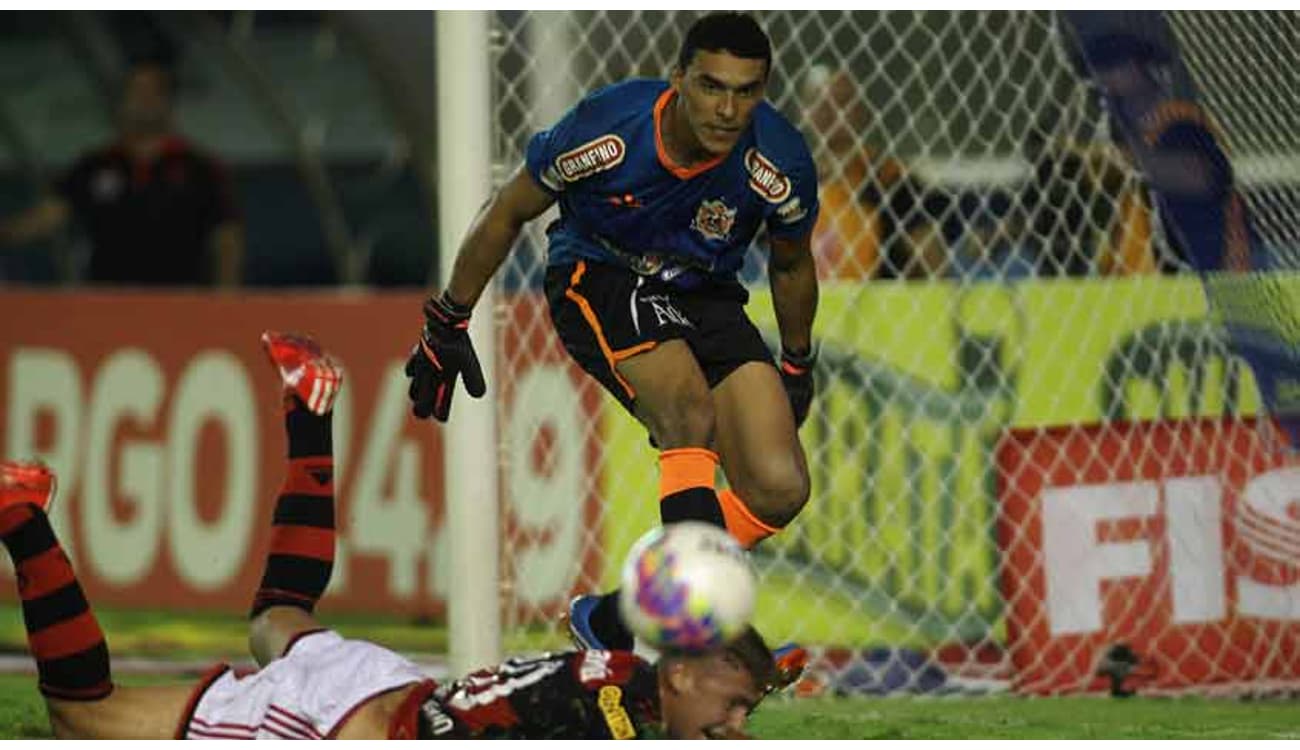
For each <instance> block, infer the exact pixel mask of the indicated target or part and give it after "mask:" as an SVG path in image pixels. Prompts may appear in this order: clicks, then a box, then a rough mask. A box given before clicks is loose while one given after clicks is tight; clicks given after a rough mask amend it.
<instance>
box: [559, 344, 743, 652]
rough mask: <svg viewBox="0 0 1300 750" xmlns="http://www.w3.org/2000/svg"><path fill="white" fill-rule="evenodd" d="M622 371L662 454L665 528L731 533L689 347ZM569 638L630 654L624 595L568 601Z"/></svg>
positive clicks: (640, 358)
mask: <svg viewBox="0 0 1300 750" xmlns="http://www.w3.org/2000/svg"><path fill="white" fill-rule="evenodd" d="M619 368H620V369H619V371H620V373H622V374H623V376H624V377H626V378H627V380H628V381H629V382H631V383H633V384H634V385H635V390H636V393H637V414H638V417H639V418H640V419H641V421H642V422H643V423H644V424H645V425H646V426H647V428H648V429H649V430H650V432H651V435H652V436H653V437H654V441H655V443H656V444H657V445H659V446H660V447H661V450H660V452H659V518H660V520H661V521H662V522H663V523H664V524H665V525H667V524H671V523H679V522H681V521H701V522H704V523H709V524H713V525H714V526H718V527H721V528H724V529H725V528H726V527H727V521H726V516H725V513H724V509H723V506H722V504H721V503H720V501H719V499H718V494H717V492H716V491H715V490H714V478H715V475H716V474H717V470H718V454H717V453H715V452H714V451H713V450H711V449H709V448H707V447H704V446H707V445H709V444H710V442H711V436H712V434H713V431H714V419H715V418H714V412H713V406H712V396H711V394H710V392H709V388H708V383H707V381H706V380H705V378H704V374H703V373H702V372H701V371H700V368H699V365H698V364H697V363H696V361H695V356H694V355H693V354H692V353H691V351H690V348H689V347H688V346H687V345H686V343H685V342H683V341H676V340H674V341H667V342H663V343H661V344H659V345H658V346H657V347H656V348H655V349H653V350H651V351H649V352H646V353H644V354H639V355H637V356H635V357H632V358H631V359H628V360H626V361H625V362H623V363H621V364H620V366H619ZM568 624H569V633H570V635H571V636H572V637H573V640H574V642H575V643H577V645H578V646H580V647H582V648H589V649H623V650H628V649H631V648H632V646H633V637H632V633H631V631H629V630H628V628H627V625H626V624H624V622H623V618H622V617H621V616H620V615H619V612H618V592H617V591H613V592H609V593H606V594H600V595H596V594H590V595H585V596H579V597H576V598H574V599H573V600H572V601H571V602H570V603H569V611H568Z"/></svg>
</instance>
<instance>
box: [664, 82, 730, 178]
mask: <svg viewBox="0 0 1300 750" xmlns="http://www.w3.org/2000/svg"><path fill="white" fill-rule="evenodd" d="M675 95H676V92H675V91H673V89H672V87H669V88H667V89H665V90H664V92H663V93H662V94H660V95H659V98H658V99H657V100H655V153H656V154H658V155H659V163H660V164H662V165H663V168H664V169H666V170H668V171H669V172H672V173H673V176H675V177H677V178H678V179H681V180H689V179H691V178H692V177H695V176H696V175H699V174H703V173H704V172H707V171H709V170H710V169H713V168H714V167H716V166H718V165H719V164H721V163H722V161H723V160H724V159H726V158H727V157H726V156H725V155H723V156H719V157H716V158H713V159H710V160H708V161H706V162H700V163H699V164H696V165H695V166H693V167H683V166H681V165H680V164H678V163H677V162H675V161H673V157H671V156H669V155H668V149H667V148H664V136H663V115H664V110H665V109H667V108H668V102H670V101H672V100H673V97H674V96H675Z"/></svg>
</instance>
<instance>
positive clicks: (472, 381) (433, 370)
mask: <svg viewBox="0 0 1300 750" xmlns="http://www.w3.org/2000/svg"><path fill="white" fill-rule="evenodd" d="M469 313H470V308H468V307H466V306H464V305H461V304H457V303H456V302H454V301H453V300H452V299H451V297H448V296H447V293H446V292H443V293H442V295H441V296H438V297H430V298H429V299H428V300H427V301H426V302H425V303H424V330H423V331H421V332H420V340H419V341H418V342H417V343H416V344H415V346H414V347H413V348H412V349H411V357H410V359H408V360H406V376H407V377H408V378H410V379H411V387H410V389H409V390H408V391H407V393H408V395H410V397H411V413H413V414H415V417H416V419H426V418H428V417H429V416H430V415H432V416H433V418H434V419H436V420H438V421H439V422H446V421H447V416H448V415H449V414H450V413H451V397H452V394H453V393H455V392H456V376H457V375H459V376H460V377H461V379H462V380H464V381H465V392H466V393H468V394H469V395H471V396H473V397H474V398H480V397H482V396H483V394H484V393H486V392H487V384H486V383H485V382H483V370H482V368H480V367H479V364H478V355H477V354H475V353H474V344H473V342H471V341H470V339H469Z"/></svg>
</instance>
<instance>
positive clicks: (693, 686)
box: [659, 654, 762, 740]
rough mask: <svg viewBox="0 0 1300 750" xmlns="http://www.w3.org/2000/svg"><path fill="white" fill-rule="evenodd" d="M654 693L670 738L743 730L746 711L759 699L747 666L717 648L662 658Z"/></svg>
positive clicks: (733, 733) (728, 735)
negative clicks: (658, 685)
mask: <svg viewBox="0 0 1300 750" xmlns="http://www.w3.org/2000/svg"><path fill="white" fill-rule="evenodd" d="M659 671H660V683H659V684H660V691H659V695H660V699H661V704H660V705H661V707H662V709H663V718H664V724H665V728H666V729H667V730H668V734H669V736H671V737H673V738H674V739H692V740H702V739H726V738H732V737H741V736H744V731H745V722H746V721H747V720H748V719H749V713H750V711H752V710H753V709H754V706H756V705H758V702H759V700H761V699H762V693H761V692H759V690H758V687H757V685H755V683H754V678H753V676H752V675H750V673H749V671H748V670H746V669H745V668H744V666H742V665H741V664H739V663H738V662H736V661H735V660H733V659H730V658H727V657H726V656H725V655H722V654H708V655H701V656H694V657H678V658H668V659H663V660H661V661H660V662H659Z"/></svg>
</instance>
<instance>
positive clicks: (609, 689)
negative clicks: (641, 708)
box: [596, 685, 636, 740]
mask: <svg viewBox="0 0 1300 750" xmlns="http://www.w3.org/2000/svg"><path fill="white" fill-rule="evenodd" d="M622 701H623V689H622V688H620V687H618V686H617V685H606V686H605V687H603V688H601V689H600V692H598V693H596V705H597V706H599V707H600V713H601V714H602V715H604V717H605V724H606V726H608V727H609V736H610V737H613V738H614V739H616V740H632V739H636V727H634V726H632V717H631V716H628V715H627V709H626V708H623V703H622Z"/></svg>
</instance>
